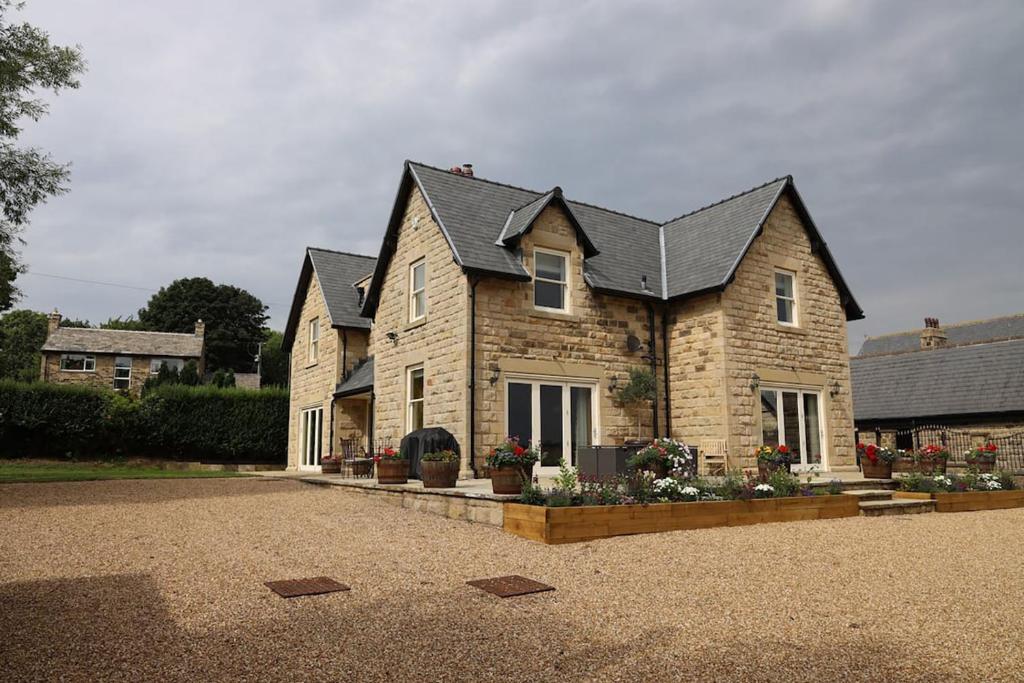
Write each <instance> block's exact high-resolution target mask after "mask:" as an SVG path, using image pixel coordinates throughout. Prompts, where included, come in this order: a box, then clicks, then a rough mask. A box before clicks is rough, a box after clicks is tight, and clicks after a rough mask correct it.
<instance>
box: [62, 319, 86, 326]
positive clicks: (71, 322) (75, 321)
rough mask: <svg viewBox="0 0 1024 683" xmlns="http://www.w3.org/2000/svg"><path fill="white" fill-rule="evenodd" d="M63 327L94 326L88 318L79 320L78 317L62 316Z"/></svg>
mask: <svg viewBox="0 0 1024 683" xmlns="http://www.w3.org/2000/svg"><path fill="white" fill-rule="evenodd" d="M60 326H61V327H92V325H91V324H90V323H89V321H88V320H79V319H78V318H61V319H60Z"/></svg>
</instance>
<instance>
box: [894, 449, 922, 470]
mask: <svg viewBox="0 0 1024 683" xmlns="http://www.w3.org/2000/svg"><path fill="white" fill-rule="evenodd" d="M892 471H893V472H906V473H910V472H916V471H917V462H916V460H915V458H914V451H912V450H910V451H905V450H903V449H902V448H900V449H897V450H896V459H895V460H893V463H892Z"/></svg>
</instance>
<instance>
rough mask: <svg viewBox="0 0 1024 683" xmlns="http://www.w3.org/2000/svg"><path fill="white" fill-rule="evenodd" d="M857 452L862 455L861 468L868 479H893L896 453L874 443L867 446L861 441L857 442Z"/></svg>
mask: <svg viewBox="0 0 1024 683" xmlns="http://www.w3.org/2000/svg"><path fill="white" fill-rule="evenodd" d="M857 454H858V455H860V468H861V470H862V472H863V473H864V477H865V478H866V479H892V464H893V462H895V461H896V454H895V453H893V452H892V451H890V450H889V449H888V448H882V447H880V446H876V445H875V444H873V443H869V444H868V445H867V446H865V445H864V444H862V443H859V444H857Z"/></svg>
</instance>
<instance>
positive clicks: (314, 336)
mask: <svg viewBox="0 0 1024 683" xmlns="http://www.w3.org/2000/svg"><path fill="white" fill-rule="evenodd" d="M319 358H320V318H313V319H312V320H310V321H309V362H310V363H316V362H317V360H318V359H319Z"/></svg>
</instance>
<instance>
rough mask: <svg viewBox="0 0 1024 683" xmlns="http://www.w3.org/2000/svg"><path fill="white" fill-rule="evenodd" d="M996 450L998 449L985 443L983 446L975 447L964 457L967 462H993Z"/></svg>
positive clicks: (992, 444) (991, 444)
mask: <svg viewBox="0 0 1024 683" xmlns="http://www.w3.org/2000/svg"><path fill="white" fill-rule="evenodd" d="M998 450H999V447H998V446H996V445H995V444H994V443H987V444H985V445H984V446H975V447H974V448H972V449H971V450H969V451H967V452H966V453H965V454H964V455H965V459H966V460H967V462H995V461H996V451H998Z"/></svg>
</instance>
